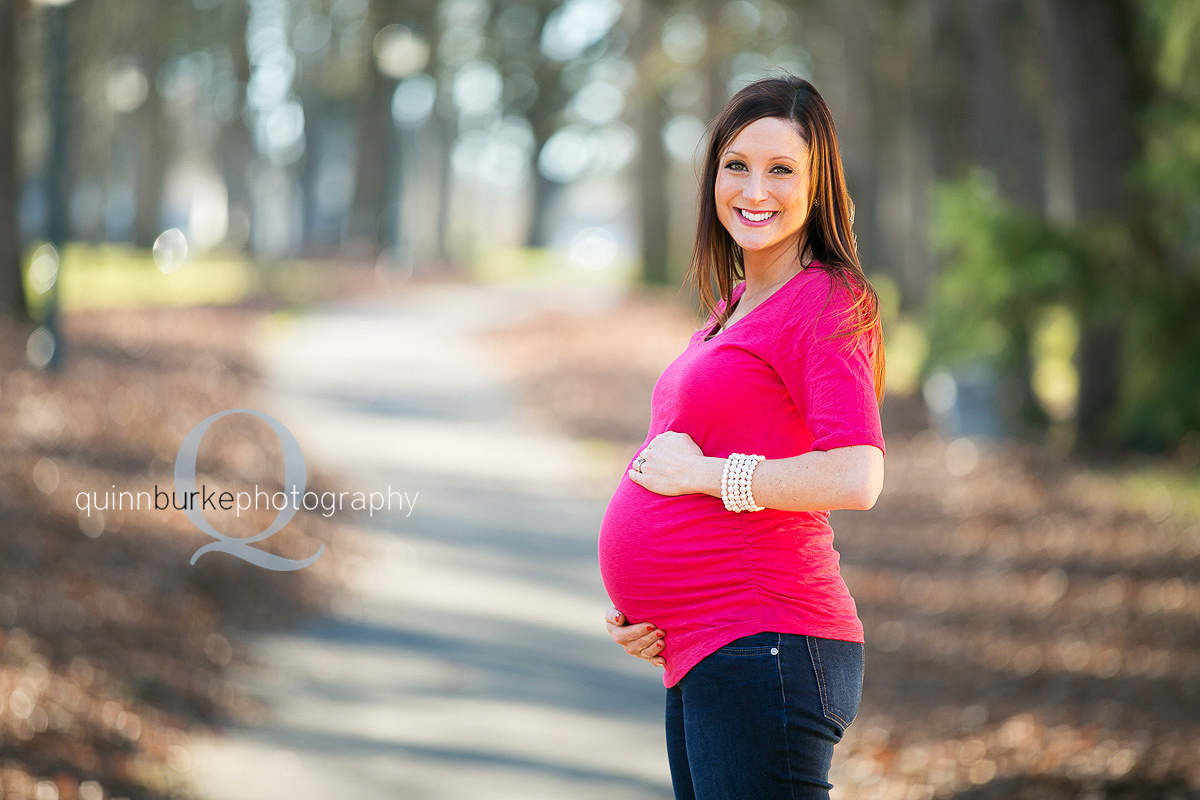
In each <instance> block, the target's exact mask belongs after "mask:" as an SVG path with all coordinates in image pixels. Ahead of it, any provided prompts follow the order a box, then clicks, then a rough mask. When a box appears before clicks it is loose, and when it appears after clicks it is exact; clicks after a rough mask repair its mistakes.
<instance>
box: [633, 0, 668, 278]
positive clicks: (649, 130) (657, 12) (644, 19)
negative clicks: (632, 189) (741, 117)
mask: <svg viewBox="0 0 1200 800" xmlns="http://www.w3.org/2000/svg"><path fill="white" fill-rule="evenodd" d="M661 30H662V9H661V8H660V7H659V4H658V1H657V0H643V1H642V3H641V19H640V20H639V24H638V30H637V32H636V33H635V34H634V47H635V48H636V49H635V52H636V58H637V61H638V62H639V63H640V64H641V65H642V66H643V67H644V66H646V65H647V64H648V62H650V61H652V60H654V59H653V54H654V53H655V52H656V50H657V48H658V40H659V35H660V32H661ZM658 80H659V76H658V71H657V70H656V69H653V68H650V69H642V70H641V75H640V81H639V84H638V86H637V90H636V91H637V103H638V109H637V132H638V144H639V147H638V170H637V171H638V222H639V224H640V226H641V240H642V281H643V282H645V283H648V284H659V285H661V284H666V283H668V282H669V281H670V269H669V264H668V258H669V255H670V249H669V247H670V246H669V242H670V228H669V226H670V216H669V215H668V213H667V154H666V152H665V148H664V147H663V140H662V129H663V123H664V119H663V116H664V115H663V106H664V102H663V98H662V94H661V93H660V91H659V88H658Z"/></svg>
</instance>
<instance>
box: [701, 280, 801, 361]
mask: <svg viewBox="0 0 1200 800" xmlns="http://www.w3.org/2000/svg"><path fill="white" fill-rule="evenodd" d="M814 263H816V262H811V263H809V265H808V266H807V267H804V268H803V269H801V270H800V271H799V272H797V273H796V274H795V275H793V276H792V277H790V278H788V279H787V280H786V281H784V282H783V285H782V286H780V287H779V288H778V289H776V290H775V291H773V292H771V293H770V294H769V295H767V296H766V297H765V298H764V299H763V301H762V302H761V303H759V304H758V305H756V306H755V307H754V308H752V309H750V310H749V311H747V312H746V314H745V316H743V317H742V318H741V319H739V320H737V321H736V322H734V323H733V324H732V325H726V326H725V327H724V328H723V329H721V330H719V331H717V332H716V333H706V334H705V335H704V341H705V342H711V341H714V340H716V339H718V338H720V337H721V336H723V335H724V334H725V333H726V332H727V331H728V330H729V329H730V328H734V327H736V326H738V325H740V324H742V321H743V320H745V319H748V318H749V317H750V315H752V314H753V313H754V312H755V311H758V310H759V309H760V308H762V307H763V306H765V305H766V304H767V303H769V302H771V298H773V297H775V296H776V295H778V294H779V293H780V292H782V291H783V290H784V289H786V288H787V287H788V286H791V284H792V281H794V280H796V279H797V278H799V277H800V276H801V275H803V274H804V273H805V272H807V271H808V270H809V269H810V268H811V267H812V265H813V264H814ZM745 293H746V281H744V280H743V281H742V282H741V283H739V284H738V285H737V286H735V287H733V292H732V293H731V294H730V297H729V305H730V306H734V305H736V304H737V302H738V301H739V300H741V299H742V295H744V294H745ZM713 324H714V325H715V324H716V323H713Z"/></svg>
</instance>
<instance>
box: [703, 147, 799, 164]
mask: <svg viewBox="0 0 1200 800" xmlns="http://www.w3.org/2000/svg"><path fill="white" fill-rule="evenodd" d="M730 156H737V157H738V158H745V156H744V155H742V154H741V153H739V152H738V151H737V150H726V151H725V152H724V153H722V154H721V158H729V157H730ZM767 160H768V161H790V162H792V163H793V164H799V163H800V162H799V161H797V160H796V159H794V158H792V157H791V156H784V155H779V156H771V157H770V158H769V159H767Z"/></svg>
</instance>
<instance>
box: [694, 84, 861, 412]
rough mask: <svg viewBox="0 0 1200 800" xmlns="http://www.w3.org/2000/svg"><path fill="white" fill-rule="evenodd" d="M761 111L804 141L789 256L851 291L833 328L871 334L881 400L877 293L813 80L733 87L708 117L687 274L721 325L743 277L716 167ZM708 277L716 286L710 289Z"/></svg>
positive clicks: (831, 127)
mask: <svg viewBox="0 0 1200 800" xmlns="http://www.w3.org/2000/svg"><path fill="white" fill-rule="evenodd" d="M765 117H778V118H780V119H786V120H790V121H791V122H792V123H793V124H795V125H796V127H797V129H798V130H799V132H800V135H801V136H802V137H803V138H804V141H805V142H806V143H807V144H808V150H809V171H810V174H809V176H810V181H809V189H810V191H811V193H812V197H810V198H809V199H810V203H809V214H808V219H807V220H806V221H805V223H804V229H803V230H802V232H801V236H800V252H798V253H797V254H796V256H797V258H799V259H801V260H803V257H804V251H806V250H807V251H808V253H809V254H811V256H812V259H813V264H812V265H813V266H817V267H819V268H820V269H823V270H825V271H826V272H829V273H830V274H831V276H832V277H834V278H835V279H837V280H838V282H840V283H841V284H842V285H843V286H844V287H845V288H846V289H848V290H850V291H851V293H852V294H853V295H855V296H856V300H855V302H854V305H853V307H852V312H853V313H852V314H851V316H850V320H851V324H849V325H847V326H846V327H845V328H844V329H843V330H842V331H841V335H844V336H850V337H858V336H864V335H865V336H871V337H873V338H874V344H875V347H874V351H875V363H874V364H873V371H874V379H875V396H876V398H877V399H878V400H879V401H880V402H882V401H883V382H884V357H883V327H882V324H881V323H880V319H879V296H878V295H877V294H876V293H875V289H874V287H872V286H871V283H870V281H868V280H867V276H866V274H865V273H863V269H862V265H861V264H859V262H858V243H857V241H856V239H855V237H854V230H853V223H854V203H853V202H852V201H851V200H850V192H849V191H848V190H847V189H846V176H845V175H844V174H843V172H842V156H841V153H840V152H839V150H838V142H837V131H836V129H835V128H834V124H833V115H832V114H831V113H830V112H829V106H827V105H825V100H824V98H822V97H821V94H820V93H819V92H818V91H817V90H816V87H814V86H813V85H812V84H811V83H809V82H808V81H806V80H804V79H803V78H797V77H795V76H792V75H787V76H783V77H778V78H765V79H763V80H759V81H755V82H754V83H752V84H750V85H749V86H747V87H745V88H744V89H742V90H741V91H739V92H738V93H737V94H735V95H734V96H733V98H732V99H731V100H730V101H729V104H728V105H726V106H725V110H724V111H722V112H721V113H720V115H719V116H718V117H717V118H716V120H714V121H713V124H712V126H711V128H712V134H711V137H710V139H709V143H708V150H707V154H706V158H705V161H704V173H703V176H702V177H701V179H700V204H699V214H698V215H697V224H696V244H695V249H694V250H693V251H692V260H691V265H690V267H689V268H688V274H687V281H688V282H689V283H691V284H693V285H694V286H695V287H696V289H697V291H698V293H699V295H700V301H701V302H702V303H703V304H704V307H705V310H706V311H707V312H708V313H714V312H715V311H716V307H717V303H718V301H719V300H724V301H725V309H724V310H723V311H722V312H721V314H720V315H719V316H718V320H717V324H724V322H725V320H726V319H727V318H728V316H729V314H730V311H731V309H730V308H729V306H730V302H731V300H732V297H733V287H734V284H735V282H736V281H738V280H740V279H742V278H745V270H744V266H743V262H742V248H741V247H740V246H738V244H737V243H736V242H734V240H733V237H732V236H730V235H729V231H727V230H726V229H725V226H724V225H723V224H721V220H720V218H719V217H718V216H717V198H716V182H717V170H718V169H719V166H720V156H721V153H722V152H723V151H724V150H725V148H726V147H728V146H729V143H730V142H731V141H733V139H734V137H735V136H737V135H738V133H740V132H741V131H742V129H743V128H745V127H746V126H747V125H749V124H750V123H751V122H754V121H756V120H759V119H763V118H765ZM714 281H715V283H716V292H714V291H713V289H714V286H713V284H714ZM718 295H719V297H718Z"/></svg>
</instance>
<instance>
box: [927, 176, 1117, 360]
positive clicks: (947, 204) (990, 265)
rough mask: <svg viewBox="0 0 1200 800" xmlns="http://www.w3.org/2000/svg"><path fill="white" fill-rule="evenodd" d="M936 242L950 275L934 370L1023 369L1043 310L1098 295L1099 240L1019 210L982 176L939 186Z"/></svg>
mask: <svg viewBox="0 0 1200 800" xmlns="http://www.w3.org/2000/svg"><path fill="white" fill-rule="evenodd" d="M933 243H934V247H935V248H936V249H937V250H938V251H939V252H940V253H941V254H942V256H943V258H944V260H945V268H944V269H943V270H942V273H941V274H940V276H939V278H938V281H937V282H936V284H935V286H934V290H933V295H932V297H931V300H930V308H929V319H930V328H931V329H930V353H929V356H930V362H931V363H932V364H939V365H943V366H950V367H954V366H961V365H963V364H966V363H968V362H971V361H976V360H979V359H981V358H982V359H984V360H987V361H990V362H992V363H993V365H994V366H996V367H997V368H999V369H1000V370H1001V371H1012V370H1016V369H1019V368H1021V367H1022V366H1023V365H1024V364H1025V363H1027V359H1028V357H1029V352H1028V342H1029V332H1030V331H1031V330H1032V328H1033V327H1034V325H1035V323H1036V321H1037V319H1038V317H1039V316H1040V314H1041V313H1042V311H1043V310H1044V309H1045V308H1046V307H1047V306H1050V305H1067V306H1075V305H1078V301H1079V300H1080V299H1081V298H1083V297H1085V296H1088V295H1090V294H1092V292H1091V291H1090V290H1089V281H1088V278H1089V276H1090V275H1091V274H1092V273H1094V272H1095V271H1096V270H1095V267H1094V261H1095V260H1096V258H1097V255H1096V252H1095V250H1096V248H1095V243H1094V241H1093V240H1092V239H1091V238H1090V237H1088V236H1086V235H1083V234H1081V233H1080V232H1079V231H1077V230H1075V229H1071V228H1065V227H1058V226H1055V225H1052V224H1050V223H1048V222H1046V221H1045V220H1043V219H1041V218H1039V217H1034V216H1032V215H1029V214H1025V213H1023V212H1021V211H1019V210H1018V209H1015V208H1013V207H1012V206H1011V205H1009V204H1008V203H1007V202H1006V201H1005V200H1004V199H1003V198H1002V197H1001V196H1000V193H999V191H998V190H997V188H996V186H995V184H994V182H993V180H992V179H991V176H990V175H988V174H987V173H985V172H982V171H976V172H973V173H972V174H971V175H970V176H968V177H967V178H965V179H963V180H961V181H954V182H948V183H943V184H941V185H939V186H938V187H937V190H936V194H935V203H934V223H933Z"/></svg>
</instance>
